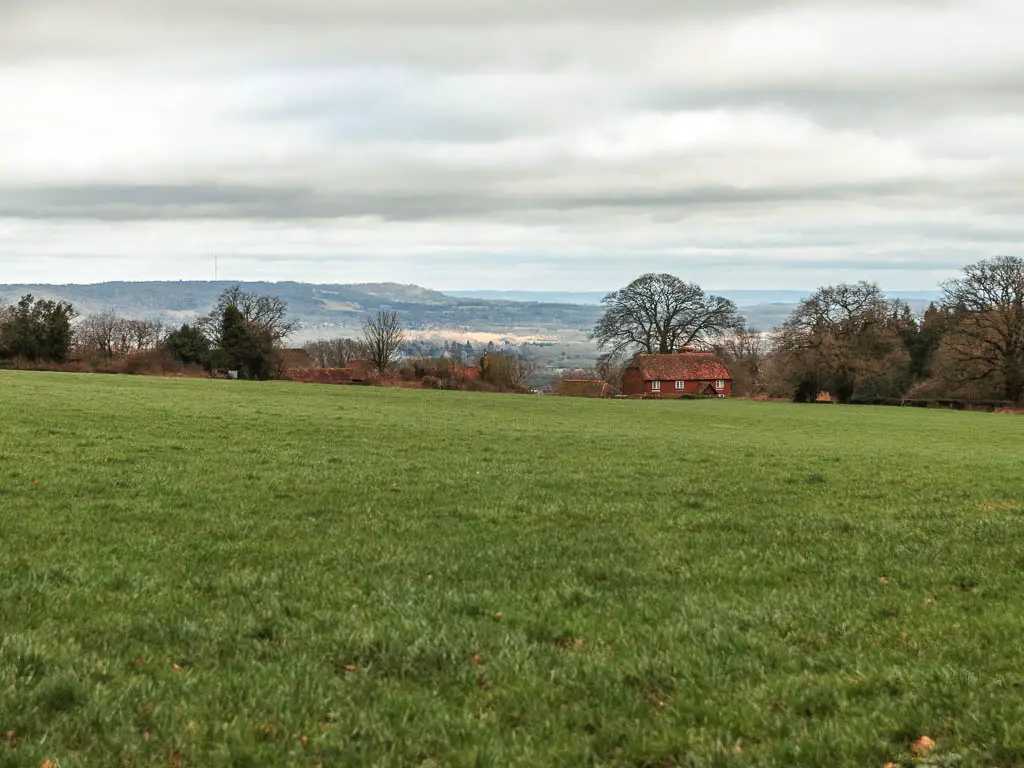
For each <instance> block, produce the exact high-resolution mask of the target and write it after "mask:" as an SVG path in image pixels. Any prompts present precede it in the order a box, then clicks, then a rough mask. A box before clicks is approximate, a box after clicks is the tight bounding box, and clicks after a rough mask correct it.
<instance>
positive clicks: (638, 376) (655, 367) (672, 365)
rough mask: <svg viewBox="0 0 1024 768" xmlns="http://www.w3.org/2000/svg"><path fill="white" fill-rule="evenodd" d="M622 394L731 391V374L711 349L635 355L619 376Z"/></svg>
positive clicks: (726, 394) (648, 395)
mask: <svg viewBox="0 0 1024 768" xmlns="http://www.w3.org/2000/svg"><path fill="white" fill-rule="evenodd" d="M622 394H624V395H628V396H631V397H639V396H647V397H675V396H678V395H683V394H686V395H717V396H718V397H729V395H731V394H732V374H730V373H729V369H728V368H727V367H726V365H725V363H723V362H722V361H721V360H719V359H718V358H717V357H715V355H714V354H712V353H711V352H680V353H679V354H672V355H637V356H636V357H634V358H633V361H632V362H631V363H630V364H629V366H628V367H627V368H626V371H625V373H623V375H622Z"/></svg>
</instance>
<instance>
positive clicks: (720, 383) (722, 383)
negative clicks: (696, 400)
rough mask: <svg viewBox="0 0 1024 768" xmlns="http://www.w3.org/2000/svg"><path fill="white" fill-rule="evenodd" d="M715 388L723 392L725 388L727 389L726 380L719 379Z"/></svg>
mask: <svg viewBox="0 0 1024 768" xmlns="http://www.w3.org/2000/svg"><path fill="white" fill-rule="evenodd" d="M715 389H717V390H718V391H719V392H721V391H722V390H723V389H725V380H724V379H719V380H718V381H716V382H715Z"/></svg>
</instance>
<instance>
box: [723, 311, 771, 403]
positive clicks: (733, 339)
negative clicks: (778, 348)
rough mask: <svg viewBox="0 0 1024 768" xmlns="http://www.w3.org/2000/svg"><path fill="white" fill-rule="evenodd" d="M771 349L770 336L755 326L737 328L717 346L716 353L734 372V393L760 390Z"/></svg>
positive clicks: (748, 392)
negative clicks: (762, 375)
mask: <svg viewBox="0 0 1024 768" xmlns="http://www.w3.org/2000/svg"><path fill="white" fill-rule="evenodd" d="M770 348H771V342H770V340H769V336H768V334H764V333H761V331H759V330H758V329H757V328H754V327H753V326H747V327H745V328H737V329H736V330H735V331H734V332H732V333H730V334H729V335H727V336H725V337H724V338H722V339H721V341H719V343H718V344H716V345H715V352H716V353H718V355H719V356H720V357H721V358H722V359H723V360H725V362H726V363H728V364H729V366H730V368H731V370H732V373H733V376H734V380H733V392H734V393H741V392H742V394H751V393H753V392H756V391H758V390H759V389H760V387H761V374H762V371H763V368H764V366H765V362H766V361H767V358H768V352H769V350H770Z"/></svg>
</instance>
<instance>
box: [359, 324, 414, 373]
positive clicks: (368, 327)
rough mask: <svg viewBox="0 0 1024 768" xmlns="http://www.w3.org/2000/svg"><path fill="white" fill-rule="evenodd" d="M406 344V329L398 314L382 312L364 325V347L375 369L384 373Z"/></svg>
mask: <svg viewBox="0 0 1024 768" xmlns="http://www.w3.org/2000/svg"><path fill="white" fill-rule="evenodd" d="M404 344H405V329H404V328H403V327H402V321H401V320H400V319H399V317H398V313H397V312H385V311H384V310H380V311H378V312H377V314H376V315H374V316H373V317H371V318H370V319H369V320H367V321H366V323H365V324H364V325H363V347H364V348H365V350H366V356H367V357H368V358H369V360H370V362H371V363H373V365H374V367H375V368H376V369H377V370H378V371H380V372H381V373H384V372H385V371H386V370H387V369H388V368H389V367H390V365H391V363H392V362H394V360H395V359H396V358H397V357H398V353H399V352H401V351H402V346H403V345H404Z"/></svg>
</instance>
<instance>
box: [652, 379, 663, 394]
mask: <svg viewBox="0 0 1024 768" xmlns="http://www.w3.org/2000/svg"><path fill="white" fill-rule="evenodd" d="M651 392H661V382H660V381H652V382H651Z"/></svg>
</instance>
